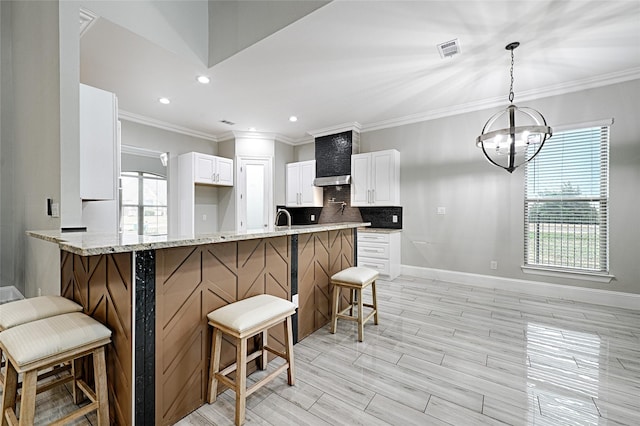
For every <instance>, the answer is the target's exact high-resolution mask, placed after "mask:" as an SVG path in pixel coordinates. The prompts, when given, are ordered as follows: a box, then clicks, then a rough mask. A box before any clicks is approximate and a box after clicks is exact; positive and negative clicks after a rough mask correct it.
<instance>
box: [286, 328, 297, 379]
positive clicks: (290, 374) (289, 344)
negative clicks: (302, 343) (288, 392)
mask: <svg viewBox="0 0 640 426" xmlns="http://www.w3.org/2000/svg"><path fill="white" fill-rule="evenodd" d="M284 327H285V333H284V343H285V346H286V353H287V362H288V363H289V368H288V369H287V383H288V384H289V386H293V385H294V384H295V379H294V377H295V375H294V368H293V332H292V327H291V316H288V317H287V319H286V321H285V323H284Z"/></svg>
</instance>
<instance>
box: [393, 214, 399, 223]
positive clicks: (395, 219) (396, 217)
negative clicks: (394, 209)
mask: <svg viewBox="0 0 640 426" xmlns="http://www.w3.org/2000/svg"><path fill="white" fill-rule="evenodd" d="M391 222H393V223H398V215H397V214H394V215H391Z"/></svg>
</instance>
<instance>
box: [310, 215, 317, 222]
mask: <svg viewBox="0 0 640 426" xmlns="http://www.w3.org/2000/svg"><path fill="white" fill-rule="evenodd" d="M315 220H316V215H315V214H312V215H311V222H315Z"/></svg>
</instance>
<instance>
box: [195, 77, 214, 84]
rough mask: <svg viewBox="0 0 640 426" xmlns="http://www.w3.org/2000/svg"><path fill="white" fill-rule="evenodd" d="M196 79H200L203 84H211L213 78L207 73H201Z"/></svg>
mask: <svg viewBox="0 0 640 426" xmlns="http://www.w3.org/2000/svg"><path fill="white" fill-rule="evenodd" d="M196 80H198V83H202V84H209V83H210V82H211V79H210V78H209V77H207V76H206V75H199V76H198V77H197V78H196Z"/></svg>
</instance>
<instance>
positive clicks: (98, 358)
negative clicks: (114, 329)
mask: <svg viewBox="0 0 640 426" xmlns="http://www.w3.org/2000/svg"><path fill="white" fill-rule="evenodd" d="M93 371H94V381H95V386H96V399H97V400H98V413H97V414H98V426H109V390H108V389H107V363H106V360H105V353H104V346H101V347H99V348H98V349H96V350H95V351H93Z"/></svg>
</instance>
